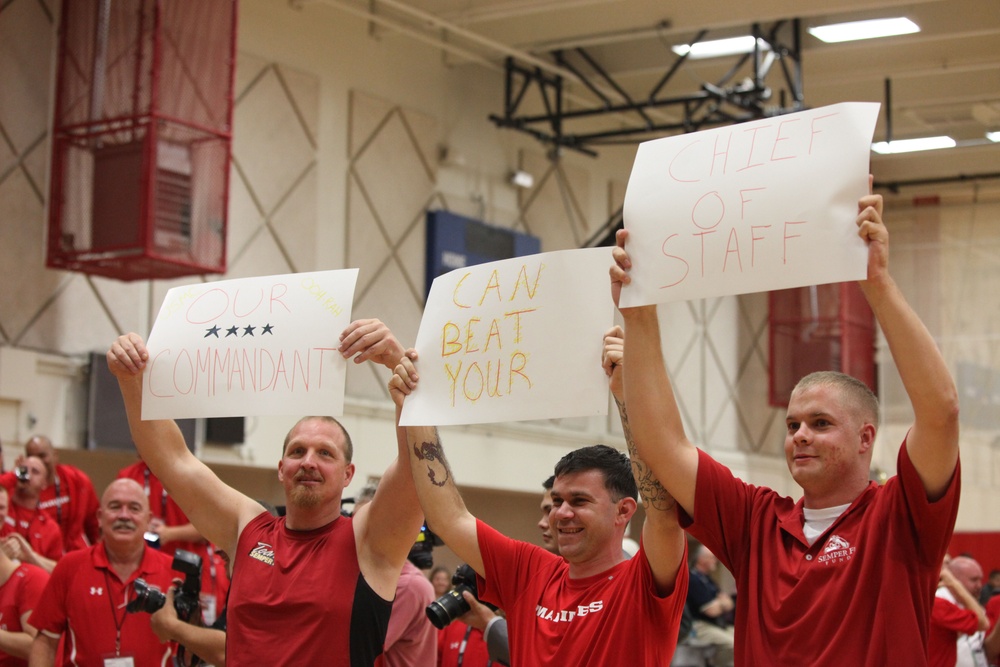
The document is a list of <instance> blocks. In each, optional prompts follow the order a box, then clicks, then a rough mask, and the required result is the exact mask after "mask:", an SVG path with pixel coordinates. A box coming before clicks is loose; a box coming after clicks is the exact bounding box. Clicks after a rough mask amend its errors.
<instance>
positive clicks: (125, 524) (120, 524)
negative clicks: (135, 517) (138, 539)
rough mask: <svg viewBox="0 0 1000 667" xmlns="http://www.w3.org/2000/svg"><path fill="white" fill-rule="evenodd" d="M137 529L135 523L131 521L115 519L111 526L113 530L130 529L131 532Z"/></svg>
mask: <svg viewBox="0 0 1000 667" xmlns="http://www.w3.org/2000/svg"><path fill="white" fill-rule="evenodd" d="M136 527H137V526H136V525H135V521H131V520H129V519H115V521H114V523H112V524H111V529H112V530H114V529H116V528H128V529H129V530H135V529H136Z"/></svg>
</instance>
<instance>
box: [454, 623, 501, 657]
mask: <svg viewBox="0 0 1000 667" xmlns="http://www.w3.org/2000/svg"><path fill="white" fill-rule="evenodd" d="M471 634H472V626H471V625H467V626H465V636H464V637H462V643H461V644H459V646H458V663H457V666H456V667H462V663H463V662H465V648H466V647H467V646H468V645H469V635H471ZM492 664H493V660H492V658H491V659H489V660H487V661H486V667H490V666H491V665H492Z"/></svg>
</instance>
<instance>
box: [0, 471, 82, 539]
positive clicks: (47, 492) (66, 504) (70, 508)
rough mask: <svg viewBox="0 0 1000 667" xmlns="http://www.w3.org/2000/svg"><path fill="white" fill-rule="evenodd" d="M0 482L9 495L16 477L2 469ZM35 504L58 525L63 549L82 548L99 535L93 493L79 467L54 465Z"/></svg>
mask: <svg viewBox="0 0 1000 667" xmlns="http://www.w3.org/2000/svg"><path fill="white" fill-rule="evenodd" d="M0 484H3V485H4V486H5V487H7V490H8V491H9V492H10V493H11V495H12V496H13V493H14V487H15V486H17V478H16V477H15V476H14V473H13V472H5V473H3V474H2V475H0ZM38 507H39V509H41V510H43V511H44V512H45V513H46V514H48V515H49V517H50V518H52V519H54V520H55V522H56V523H57V524H58V525H59V530H60V531H62V536H63V547H64V549H65V551H73V550H74V549H85V548H87V547H88V546H90V545H91V544H94V543H96V542H97V541H98V540H99V539H100V537H101V529H100V527H99V526H98V525H97V510H98V508H99V507H100V503H99V502H98V500H97V493H95V492H94V485H93V483H92V482H91V481H90V478H89V477H87V473H85V472H83V471H82V470H80V469H79V468H74V467H73V466H71V465H66V464H64V463H60V464H59V465H57V466H56V470H55V479H54V480H53V482H52V483H51V484H49V485H48V486H47V487H45V488H44V489H42V491H41V493H39V494H38Z"/></svg>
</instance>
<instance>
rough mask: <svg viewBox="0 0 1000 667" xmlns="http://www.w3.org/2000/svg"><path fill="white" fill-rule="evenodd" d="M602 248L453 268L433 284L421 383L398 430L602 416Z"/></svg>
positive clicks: (606, 299)
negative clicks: (403, 427) (413, 427)
mask: <svg viewBox="0 0 1000 667" xmlns="http://www.w3.org/2000/svg"><path fill="white" fill-rule="evenodd" d="M611 261H612V260H611V250H610V248H590V249H584V250H562V251H557V252H549V253H541V254H537V255H528V256H525V257H517V258H514V259H505V260H500V261H497V262H490V263H487V264H479V265H477V266H472V267H468V268H462V269H456V270H454V271H451V272H449V273H446V274H444V275H442V276H439V277H438V278H436V279H435V280H434V283H433V284H432V285H431V290H430V294H428V297H427V304H426V306H425V307H424V314H423V318H422V319H421V322H420V330H419V332H418V333H417V341H416V346H415V347H416V350H417V353H418V355H419V357H418V359H417V364H416V365H417V372H418V374H419V376H420V382H419V384H418V385H417V388H416V390H415V391H414V392H413V393H412V394H411V395H410V396H408V397H407V398H406V401H405V402H404V403H403V412H402V414H401V415H400V424H402V425H406V426H417V425H448V424H480V423H488V422H504V421H519V420H529V419H550V418H551V419H555V418H561V417H580V416H587V415H603V414H607V411H608V380H607V378H606V377H605V375H604V371H603V369H602V368H601V353H602V350H603V346H604V332H605V331H607V330H608V329H609V328H610V327H611V325H612V324H613V321H614V305H613V303H612V301H611V290H610V286H609V283H608V268H609V267H610V266H611Z"/></svg>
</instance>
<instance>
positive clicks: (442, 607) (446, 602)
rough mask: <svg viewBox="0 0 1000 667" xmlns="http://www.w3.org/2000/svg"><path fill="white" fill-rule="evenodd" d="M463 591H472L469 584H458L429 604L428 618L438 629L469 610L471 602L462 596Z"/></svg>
mask: <svg viewBox="0 0 1000 667" xmlns="http://www.w3.org/2000/svg"><path fill="white" fill-rule="evenodd" d="M462 591H469V592H470V593H471V592H472V591H471V590H470V589H469V587H468V586H464V585H462V586H456V587H455V588H453V589H451V590H450V591H448V592H446V593H445V594H444V595H442V596H441V597H439V598H438V599H437V600H434V602H431V603H430V604H429V605H427V609H426V611H427V618H429V619H430V621H431V623H433V624H434V627H435V628H437V629H439V630H440V629H442V628H444V627H446V626H447V625H448V624H449V623H451V622H452V621H454V620H455V619H456V618H458V617H459V616H461V615H462V614H464V613H465V612H467V611H469V609H471V607H470V606H469V603H468V602H466V601H465V598H464V597H462Z"/></svg>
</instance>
